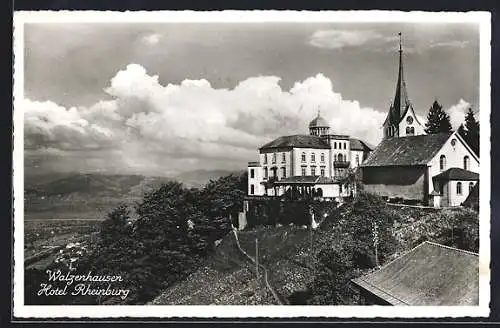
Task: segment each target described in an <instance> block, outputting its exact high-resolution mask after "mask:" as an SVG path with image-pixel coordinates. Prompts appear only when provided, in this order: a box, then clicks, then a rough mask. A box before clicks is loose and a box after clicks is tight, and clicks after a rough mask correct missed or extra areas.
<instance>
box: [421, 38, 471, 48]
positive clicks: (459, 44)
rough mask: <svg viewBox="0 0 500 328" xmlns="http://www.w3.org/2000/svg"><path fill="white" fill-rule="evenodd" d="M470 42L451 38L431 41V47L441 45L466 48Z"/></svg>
mask: <svg viewBox="0 0 500 328" xmlns="http://www.w3.org/2000/svg"><path fill="white" fill-rule="evenodd" d="M468 44H469V41H463V40H462V41H461V40H450V41H443V42H434V43H431V44H430V47H431V48H440V47H450V48H465V47H466V46H467V45H468Z"/></svg>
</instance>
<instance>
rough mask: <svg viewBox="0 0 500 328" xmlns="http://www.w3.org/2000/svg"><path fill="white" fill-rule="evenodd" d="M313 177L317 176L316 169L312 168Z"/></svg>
mask: <svg viewBox="0 0 500 328" xmlns="http://www.w3.org/2000/svg"><path fill="white" fill-rule="evenodd" d="M311 175H312V176H315V175H316V167H314V166H311Z"/></svg>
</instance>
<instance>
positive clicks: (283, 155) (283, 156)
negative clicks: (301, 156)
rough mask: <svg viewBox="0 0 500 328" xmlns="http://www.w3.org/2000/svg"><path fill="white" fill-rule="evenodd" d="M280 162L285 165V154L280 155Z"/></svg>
mask: <svg viewBox="0 0 500 328" xmlns="http://www.w3.org/2000/svg"><path fill="white" fill-rule="evenodd" d="M281 161H282V162H283V163H285V162H286V154H285V153H283V154H281Z"/></svg>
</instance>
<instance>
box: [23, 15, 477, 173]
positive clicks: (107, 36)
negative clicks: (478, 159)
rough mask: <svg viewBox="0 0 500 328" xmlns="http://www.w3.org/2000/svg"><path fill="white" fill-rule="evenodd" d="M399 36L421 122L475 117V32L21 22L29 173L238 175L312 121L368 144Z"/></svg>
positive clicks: (389, 85) (385, 103) (374, 139)
mask: <svg viewBox="0 0 500 328" xmlns="http://www.w3.org/2000/svg"><path fill="white" fill-rule="evenodd" d="M398 32H402V35H403V50H404V65H405V78H406V83H407V89H408V94H409V98H410V101H411V103H412V104H413V107H414V109H415V111H416V113H417V115H419V116H420V117H421V118H422V120H421V121H424V122H425V119H424V118H425V116H426V114H427V112H428V110H429V107H430V106H431V104H432V102H433V101H434V100H437V101H438V102H439V103H440V104H441V105H442V106H443V108H444V109H446V110H447V112H448V114H449V115H450V117H451V121H452V125H453V126H454V127H455V128H457V127H458V125H459V124H460V123H462V121H463V118H464V115H465V111H466V110H467V109H468V108H469V107H471V108H472V109H473V110H474V112H476V113H477V112H478V111H479V108H478V105H479V29H478V26H477V25H474V24H422V23H419V24H416V23H412V24H400V23H390V24H389V23H384V24H381V23H342V24H341V23H274V24H273V23H265V24H262V23H260V24H256V23H239V24H236V23H218V24H217V23H198V24H195V23H162V24H160V23H158V24H151V23H149V24H146V23H134V24H124V23H110V24H103V23H99V24H97V23H78V24H77V23H72V24H68V23H57V24H47V23H38V24H33V23H31V24H26V25H25V31H24V38H25V40H24V41H25V47H24V99H23V102H22V108H21V110H23V112H24V129H25V131H24V132H25V133H24V134H25V135H24V143H25V173H26V174H40V173H46V172H102V173H122V174H145V175H157V176H172V175H177V174H179V173H181V172H184V171H190V170H199V169H202V170H213V169H225V170H242V169H245V167H246V164H247V162H248V161H254V160H256V159H257V154H258V153H257V148H259V147H260V146H261V145H263V144H265V143H267V142H269V141H271V140H272V139H274V138H276V137H278V136H282V135H293V134H305V133H308V131H307V126H308V123H309V122H310V121H311V120H312V119H313V118H314V117H315V116H316V115H317V112H318V110H320V111H321V115H322V116H324V117H325V118H326V119H327V120H328V121H329V122H330V126H331V129H330V131H331V133H335V134H347V135H350V136H352V137H356V138H360V139H362V140H365V141H367V142H369V143H371V144H374V145H376V144H378V142H380V140H381V137H382V130H381V125H382V123H383V121H384V119H385V116H386V114H387V111H388V109H389V104H390V102H391V100H392V98H393V97H394V92H395V85H396V80H397V70H398V67H397V64H398V57H397V56H398V53H397V50H398V42H399V41H398V35H397V34H398Z"/></svg>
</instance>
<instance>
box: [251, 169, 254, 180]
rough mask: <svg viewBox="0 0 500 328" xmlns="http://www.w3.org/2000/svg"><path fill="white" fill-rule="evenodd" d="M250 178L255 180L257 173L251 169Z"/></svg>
mask: <svg viewBox="0 0 500 328" xmlns="http://www.w3.org/2000/svg"><path fill="white" fill-rule="evenodd" d="M250 178H252V179H253V178H255V172H254V169H251V170H250Z"/></svg>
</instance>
